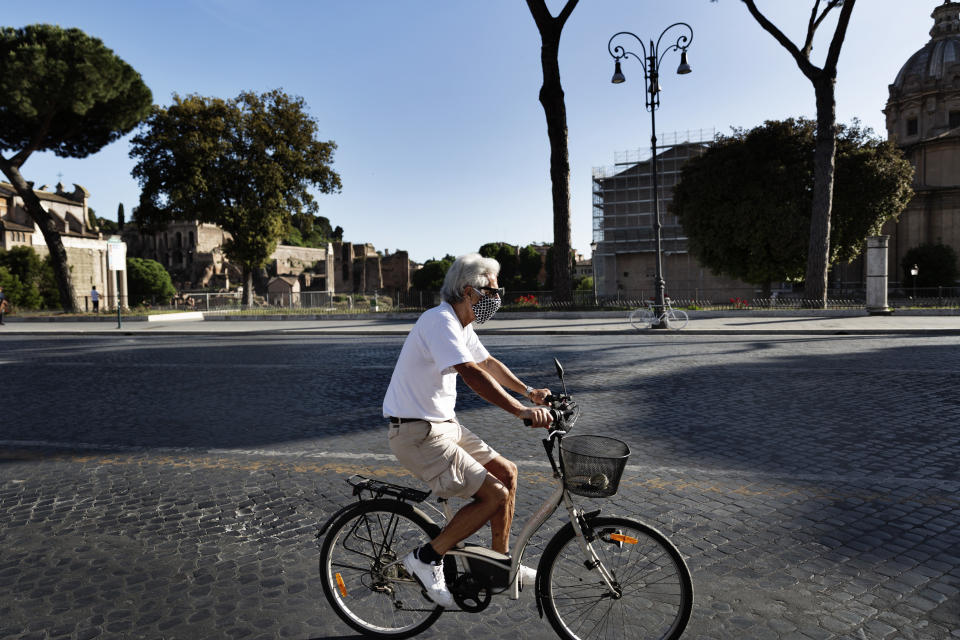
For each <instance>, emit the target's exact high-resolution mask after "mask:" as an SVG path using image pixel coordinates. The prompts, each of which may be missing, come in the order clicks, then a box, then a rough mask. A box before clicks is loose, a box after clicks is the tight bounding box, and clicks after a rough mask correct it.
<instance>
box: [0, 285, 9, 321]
mask: <svg viewBox="0 0 960 640" xmlns="http://www.w3.org/2000/svg"><path fill="white" fill-rule="evenodd" d="M8 306H9V305H8V304H7V296H5V295H3V287H0V324H4V322H3V314H5V313H6V312H7V307H8Z"/></svg>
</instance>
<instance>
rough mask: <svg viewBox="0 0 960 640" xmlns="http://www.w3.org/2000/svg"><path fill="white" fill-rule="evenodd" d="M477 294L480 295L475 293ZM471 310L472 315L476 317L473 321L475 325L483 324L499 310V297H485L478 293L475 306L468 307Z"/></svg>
mask: <svg viewBox="0 0 960 640" xmlns="http://www.w3.org/2000/svg"><path fill="white" fill-rule="evenodd" d="M477 293H480V292H479V291H477ZM470 308H471V309H473V315H474V316H476V318H475V319H474V323H475V324H483V323H484V322H486V321H487V320H489V319H490V318H492V317H493V314H495V313H496V312H497V309H499V308H500V296H498V295H493V296H490V297H487V296H485V295H483V294H482V293H480V299H479V300H477V304H475V305H473V306H472V307H470Z"/></svg>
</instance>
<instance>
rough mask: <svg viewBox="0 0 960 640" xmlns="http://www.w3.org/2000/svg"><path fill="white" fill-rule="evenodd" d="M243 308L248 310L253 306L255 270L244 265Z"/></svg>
mask: <svg viewBox="0 0 960 640" xmlns="http://www.w3.org/2000/svg"><path fill="white" fill-rule="evenodd" d="M243 306H244V307H247V308H248V309H249V308H250V307H252V306H253V269H251V268H250V267H249V265H246V264H245V265H243Z"/></svg>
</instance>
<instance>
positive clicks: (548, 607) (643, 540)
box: [537, 517, 693, 640]
mask: <svg viewBox="0 0 960 640" xmlns="http://www.w3.org/2000/svg"><path fill="white" fill-rule="evenodd" d="M589 525H590V528H591V529H592V530H593V536H594V538H593V541H592V543H591V544H592V547H593V550H594V551H595V552H596V554H597V556H598V557H599V559H600V562H601V563H602V564H603V566H604V567H605V568H606V569H607V570H608V571H609V572H610V573H611V575H612V576H613V577H614V580H615V584H616V586H617V587H618V588H619V589H620V592H621V594H622V595H621V597H620V598H613V597H611V596H610V593H609V589H608V588H607V586H606V583H605V582H604V581H603V579H602V577H601V575H600V573H599V570H598V569H588V568H587V566H586V564H585V563H584V552H583V548H582V547H581V546H580V540H579V539H578V538H577V536H576V534H575V533H574V530H573V527H572V526H571V525H570V524H567V525H565V526H564V527H563V528H562V529H560V531H558V532H557V534H556V535H555V536H554V537H553V539H552V540H551V541H550V543H549V544H548V545H547V548H546V550H545V551H544V552H543V556H542V557H541V559H540V565H539V567H538V569H537V598H538V599H539V601H540V606H541V607H542V609H543V610H544V611H545V612H546V614H547V619H548V620H549V621H550V626H552V627H553V630H554V631H556V632H557V634H558V635H559V636H560V637H561V638H566V639H567V640H600V639H604V640H607V639H610V640H613V639H617V640H620V639H621V638H635V639H637V640H676V639H677V638H679V637H680V636H681V634H683V631H684V629H685V628H686V626H687V622H688V621H689V620H690V611H691V609H692V607H693V582H692V581H691V579H690V571H689V569H687V565H686V563H685V562H684V561H683V557H682V556H681V555H680V552H679V551H677V548H676V547H675V546H673V544H672V543H671V542H670V541H669V540H668V539H667V538H666V537H665V536H664V535H663V534H662V533H660V532H659V531H657V530H656V529H654V528H652V527H649V526H647V525H645V524H643V523H641V522H637V521H636V520H631V519H629V518H620V517H596V518H593V519H591V520H590V521H589ZM612 534H618V535H617V539H616V540H614V539H612V538H611V535H612Z"/></svg>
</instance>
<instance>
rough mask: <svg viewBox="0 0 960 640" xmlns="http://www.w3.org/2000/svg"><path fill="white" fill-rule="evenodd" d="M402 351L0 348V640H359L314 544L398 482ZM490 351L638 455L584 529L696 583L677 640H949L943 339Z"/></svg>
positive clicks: (949, 388)
mask: <svg viewBox="0 0 960 640" xmlns="http://www.w3.org/2000/svg"><path fill="white" fill-rule="evenodd" d="M401 341H402V338H399V337H394V336H385V337H372V336H364V337H362V338H350V337H323V336H302V337H290V336H287V337H269V336H234V337H228V336H225V337H219V338H218V337H209V336H202V337H201V336H132V337H131V336H123V337H116V338H112V337H41V336H8V337H7V338H6V339H5V340H4V343H3V346H4V348H3V351H2V352H0V372H2V379H3V383H2V387H0V388H2V389H3V399H2V403H0V410H2V414H0V545H2V549H3V554H2V555H0V638H95V637H99V638H183V639H194V638H228V639H229V638H297V639H307V638H340V637H344V638H346V637H351V638H352V637H355V636H354V635H353V634H352V632H350V630H349V629H348V628H347V627H345V626H344V625H343V624H342V623H340V621H339V619H337V618H336V616H335V615H334V614H333V612H332V611H331V610H330V609H329V607H328V605H327V604H326V602H325V601H324V599H323V595H322V592H321V590H320V586H319V582H318V577H317V571H316V566H317V556H318V551H317V547H316V543H315V540H314V534H315V531H316V529H317V526H318V524H319V523H321V522H322V521H323V520H324V519H325V518H326V517H327V516H328V515H329V514H330V513H332V512H333V511H334V510H335V509H336V508H338V507H339V506H341V505H343V504H345V503H347V502H349V501H350V500H352V498H351V497H350V496H349V495H348V491H347V489H348V488H349V487H347V486H346V484H344V483H343V482H342V481H341V478H343V477H344V476H346V475H348V474H350V473H354V472H363V473H367V474H373V475H376V476H377V477H382V478H386V479H393V480H398V481H406V482H410V483H412V484H416V482H415V481H413V480H411V479H410V478H409V477H406V475H405V473H404V472H403V470H402V469H400V468H399V467H397V466H396V465H395V463H394V462H393V461H392V459H391V457H390V456H389V455H388V454H389V451H388V449H387V446H386V442H385V438H384V424H383V421H382V420H381V419H380V418H379V402H380V399H381V397H382V394H383V392H384V390H385V387H386V384H387V382H388V381H389V376H390V372H391V369H392V364H393V361H394V359H395V357H396V355H397V353H398V351H399V347H400V344H401ZM485 343H486V344H487V346H488V347H489V348H490V349H491V351H492V352H493V353H494V355H496V356H497V357H499V358H500V359H502V360H504V361H505V362H507V363H508V364H509V365H510V366H511V367H512V368H513V369H514V370H515V371H516V372H517V373H518V374H519V375H520V377H521V378H522V379H524V380H527V381H529V382H531V383H537V384H544V385H551V386H554V387H555V386H556V384H555V378H554V377H553V373H552V364H551V358H552V357H553V356H557V357H558V358H559V359H560V360H561V361H562V362H563V363H564V366H565V368H566V370H567V373H568V378H567V384H568V389H569V390H570V391H571V392H572V393H574V394H575V395H576V396H577V398H578V400H579V401H580V403H581V406H582V407H583V408H584V417H583V418H582V419H581V423H580V425H579V429H580V430H581V431H582V432H586V431H590V432H602V433H607V434H610V435H613V436H615V437H618V438H621V439H623V440H625V441H626V442H628V443H629V444H630V446H631V448H632V450H633V453H632V456H631V459H630V466H629V467H628V470H627V473H626V474H625V480H624V482H623V484H622V487H621V490H620V492H619V493H618V494H617V496H616V497H615V498H613V499H612V500H609V501H606V502H605V503H603V504H602V505H601V506H602V507H603V509H604V512H605V513H616V514H621V515H628V516H631V517H635V518H639V519H641V520H644V521H646V522H648V523H650V524H653V525H655V526H656V527H658V528H659V529H661V530H662V531H664V532H665V533H667V534H668V536H669V537H670V538H671V539H672V540H673V541H674V542H675V543H676V544H677V545H678V547H679V548H680V549H681V551H682V552H683V554H684V555H685V557H686V558H687V559H688V563H689V565H690V568H691V571H692V574H693V580H694V585H695V589H696V602H695V606H694V613H693V617H692V620H691V623H690V626H689V627H688V632H687V633H686V634H685V636H684V638H694V639H702V640H708V639H709V640H721V639H727V638H729V639H738V640H739V639H744V638H747V639H754V638H756V639H764V638H784V639H791V640H793V639H805V638H811V639H817V638H823V639H826V638H838V639H860V640H864V639H868V640H873V639H884V640H886V639H917V640H920V639H934V640H944V639H954V638H960V533H958V532H960V527H958V524H960V491H958V490H960V469H958V462H957V460H958V454H960V396H958V395H957V389H958V388H960V338H958V337H948V336H941V337H921V336H911V337H897V338H891V337H853V336H847V337H839V336H838V337H802V336H789V337H786V336H782V337H776V336H763V337H739V338H728V337H724V338H718V337H710V336H683V337H680V336H669V335H657V336H640V335H637V336H622V335H621V336H608V337H605V336H592V337H591V336H580V337H578V336H553V337H549V336H491V337H488V338H486V339H485ZM461 398H462V402H461V409H460V411H459V413H460V416H461V419H462V420H463V421H464V422H465V423H466V424H469V425H470V426H471V427H472V428H474V429H475V430H476V431H477V432H478V433H480V434H481V435H482V436H483V437H485V438H486V439H487V440H488V441H489V442H490V443H491V444H493V446H495V447H496V448H498V449H500V450H501V451H503V452H509V455H510V457H512V458H513V459H514V460H516V461H517V462H518V463H519V465H520V468H521V495H520V499H519V502H518V514H519V520H521V521H522V519H523V517H524V516H525V515H527V514H530V513H531V512H532V511H533V510H534V509H535V507H536V506H537V505H538V504H539V502H540V501H541V500H542V499H543V498H544V497H545V495H546V493H547V491H548V488H549V486H550V478H549V475H548V473H547V472H546V470H545V468H544V464H543V462H542V455H543V454H542V449H541V448H540V445H539V442H538V434H537V433H536V432H533V431H530V430H528V429H525V428H524V427H522V426H520V425H516V424H513V423H511V422H510V420H509V419H505V418H506V416H505V414H503V413H502V412H500V411H499V410H497V409H494V408H492V407H489V406H488V405H485V403H483V402H482V401H480V400H478V399H475V398H474V397H473V396H472V395H471V394H469V392H464V393H463V394H462V396H461ZM538 452H539V453H538ZM559 524H560V522H559V521H557V522H556V523H551V524H550V525H548V527H546V528H547V529H549V530H547V531H544V532H541V534H542V535H539V536H538V537H537V539H536V540H535V547H534V549H533V550H532V553H533V555H534V556H536V555H539V550H540V549H542V547H543V545H544V544H545V543H546V540H548V539H549V536H550V535H551V533H552V530H553V529H555V528H556V527H557V526H559ZM534 559H535V558H534ZM453 633H457V634H460V635H461V637H473V638H476V639H477V640H479V639H483V638H513V637H521V636H522V637H525V638H530V639H540V638H552V637H555V636H554V634H553V632H552V631H551V630H550V628H549V625H547V623H546V622H545V621H542V620H539V619H538V618H537V612H536V606H535V603H534V601H533V597H532V595H531V594H530V593H524V594H522V596H521V600H520V601H518V602H511V601H509V600H507V599H495V600H494V602H493V604H492V605H491V607H490V608H489V609H488V610H487V611H485V612H484V613H482V614H462V613H448V614H445V615H444V616H442V617H441V619H440V621H439V622H438V623H437V624H436V625H435V626H434V627H432V628H431V629H430V630H429V631H428V632H427V633H426V634H425V636H427V637H436V638H443V637H449V636H450V635H452V634H453Z"/></svg>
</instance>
